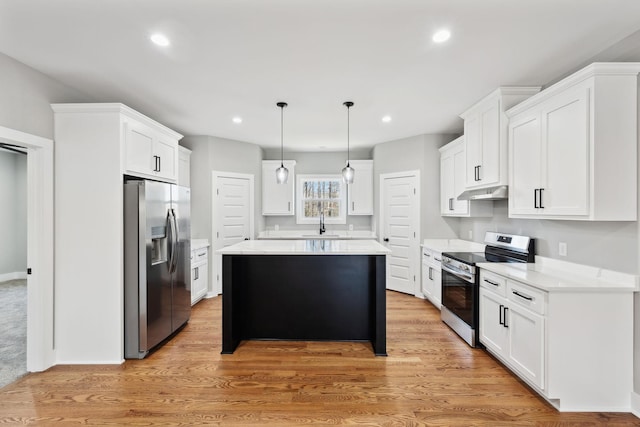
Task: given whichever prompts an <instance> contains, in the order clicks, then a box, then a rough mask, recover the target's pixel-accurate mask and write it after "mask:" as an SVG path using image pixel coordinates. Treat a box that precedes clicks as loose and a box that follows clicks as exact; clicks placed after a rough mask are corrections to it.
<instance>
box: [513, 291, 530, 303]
mask: <svg viewBox="0 0 640 427" xmlns="http://www.w3.org/2000/svg"><path fill="white" fill-rule="evenodd" d="M513 294H514V295H517V296H519V297H520V298H522V299H526V300H527V301H533V297H528V296H526V295H522V294H521V293H520V292H518V291H513Z"/></svg>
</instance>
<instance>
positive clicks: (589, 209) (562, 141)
mask: <svg viewBox="0 0 640 427" xmlns="http://www.w3.org/2000/svg"><path fill="white" fill-rule="evenodd" d="M639 72H640V63H626V64H592V65H590V66H588V67H586V68H584V69H583V70H581V71H579V72H577V73H575V74H574V75H572V76H570V77H567V78H566V79H564V80H562V81H561V82H559V83H557V84H555V85H553V86H551V87H549V88H548V89H545V90H544V91H543V92H540V94H538V95H536V96H534V97H532V98H530V99H529V100H527V101H525V102H523V103H522V104H520V105H518V106H516V107H514V108H513V109H511V110H509V111H508V113H507V114H508V116H509V117H510V122H509V153H510V154H509V157H510V158H509V161H510V168H509V186H510V187H509V193H510V195H509V216H510V217H513V218H547V219H578V220H592V221H635V220H636V218H637V207H636V198H637V180H636V171H637V154H636V153H637V144H638V136H637V129H638V97H637V94H638V73H639Z"/></svg>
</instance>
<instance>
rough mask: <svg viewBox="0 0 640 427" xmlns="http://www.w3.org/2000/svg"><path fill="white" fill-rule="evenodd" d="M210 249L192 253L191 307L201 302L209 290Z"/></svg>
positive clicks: (196, 250)
mask: <svg viewBox="0 0 640 427" xmlns="http://www.w3.org/2000/svg"><path fill="white" fill-rule="evenodd" d="M208 259H209V249H208V248H200V249H195V250H192V251H191V305H194V304H195V303H197V302H198V301H200V300H201V299H202V298H203V297H204V296H205V295H206V294H207V289H208V288H209V262H208Z"/></svg>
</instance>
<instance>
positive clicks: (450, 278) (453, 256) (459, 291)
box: [441, 231, 535, 347]
mask: <svg viewBox="0 0 640 427" xmlns="http://www.w3.org/2000/svg"><path fill="white" fill-rule="evenodd" d="M484 243H485V244H486V245H487V246H486V247H485V250H484V252H445V253H443V254H442V310H441V318H442V321H443V322H444V323H446V324H447V325H449V327H451V329H453V330H454V331H455V332H456V333H457V334H458V335H460V336H461V337H462V338H463V339H464V340H465V341H466V342H467V343H468V344H469V345H470V346H472V347H478V345H479V342H478V334H477V328H478V323H479V315H478V308H479V302H480V295H479V294H480V292H479V288H480V286H479V281H478V278H479V272H478V268H477V267H476V264H478V263H482V262H534V257H535V250H534V249H535V248H534V246H535V239H532V238H530V237H526V236H517V235H513V234H504V233H494V232H490V231H489V232H487V233H486V234H485V237H484Z"/></svg>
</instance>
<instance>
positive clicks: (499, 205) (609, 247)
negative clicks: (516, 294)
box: [460, 200, 638, 274]
mask: <svg viewBox="0 0 640 427" xmlns="http://www.w3.org/2000/svg"><path fill="white" fill-rule="evenodd" d="M507 205H508V203H507V201H506V200H501V201H494V202H493V217H492V218H475V219H471V218H462V219H461V220H460V236H462V237H464V238H467V237H468V232H469V231H472V232H473V240H474V241H476V242H482V240H483V239H484V234H485V232H486V231H501V232H504V233H512V234H522V235H525V236H531V237H535V239H536V254H537V255H542V256H545V257H549V258H557V259H561V260H564V261H570V262H575V263H578V264H586V265H593V266H597V267H601V268H606V269H609V270H615V271H622V272H625V273H631V274H636V273H638V270H637V268H638V266H637V260H638V244H637V238H638V230H637V226H636V222H635V221H626V222H604V221H602V222H582V221H558V220H542V219H540V220H538V219H510V218H509V217H508V206H507ZM559 242H564V243H566V244H567V256H566V257H560V256H559V255H558V243H559Z"/></svg>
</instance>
